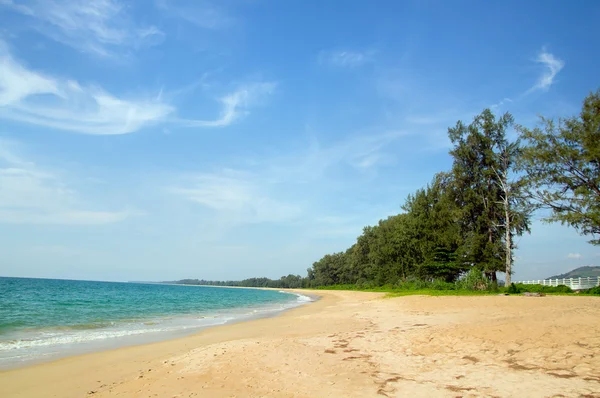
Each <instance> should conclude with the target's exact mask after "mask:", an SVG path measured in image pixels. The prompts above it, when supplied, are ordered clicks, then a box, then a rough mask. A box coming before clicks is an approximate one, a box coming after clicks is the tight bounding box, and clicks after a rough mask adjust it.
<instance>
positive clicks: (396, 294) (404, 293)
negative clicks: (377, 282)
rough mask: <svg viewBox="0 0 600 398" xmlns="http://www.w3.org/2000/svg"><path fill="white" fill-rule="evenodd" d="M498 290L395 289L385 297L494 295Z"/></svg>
mask: <svg viewBox="0 0 600 398" xmlns="http://www.w3.org/2000/svg"><path fill="white" fill-rule="evenodd" d="M498 294H499V292H493V291H489V290H432V289H420V290H395V291H391V292H389V293H388V294H387V295H386V297H389V298H391V297H404V296H495V295H498Z"/></svg>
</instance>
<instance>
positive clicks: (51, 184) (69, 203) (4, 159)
mask: <svg viewBox="0 0 600 398" xmlns="http://www.w3.org/2000/svg"><path fill="white" fill-rule="evenodd" d="M85 207H87V206H85V205H84V204H83V203H81V201H80V199H79V198H78V195H77V194H76V193H75V192H74V191H73V190H71V189H70V188H69V187H68V186H67V185H66V184H65V183H64V182H63V181H62V180H61V178H59V176H58V175H56V174H54V173H51V172H49V171H46V170H43V169H41V168H40V167H38V166H37V165H36V164H35V163H33V162H30V161H26V160H24V159H22V158H21V157H20V156H19V155H17V154H15V152H14V150H13V145H11V144H10V143H9V142H6V141H2V140H0V223H9V224H65V225H99V224H109V223H115V222H119V221H122V220H124V219H126V218H128V217H130V216H132V215H134V214H135V213H134V212H131V211H117V212H111V211H95V210H88V209H86V208H85Z"/></svg>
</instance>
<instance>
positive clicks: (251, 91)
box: [180, 82, 276, 127]
mask: <svg viewBox="0 0 600 398" xmlns="http://www.w3.org/2000/svg"><path fill="white" fill-rule="evenodd" d="M275 87H276V84H275V83H273V82H263V83H252V84H246V85H243V86H241V87H239V88H238V89H237V90H236V91H234V92H233V93H231V94H227V95H225V96H223V97H221V98H220V99H219V102H220V103H221V104H222V106H223V110H222V111H221V116H220V117H219V118H218V119H216V120H194V119H181V120H180V122H181V123H182V124H183V125H185V126H189V127H195V126H198V127H223V126H228V125H230V124H232V123H233V122H235V121H236V120H238V119H240V118H241V117H243V116H245V115H247V114H248V113H249V111H248V108H249V107H251V106H253V105H256V104H258V103H260V102H261V101H262V99H263V98H264V97H266V96H267V95H270V94H272V93H273V91H275Z"/></svg>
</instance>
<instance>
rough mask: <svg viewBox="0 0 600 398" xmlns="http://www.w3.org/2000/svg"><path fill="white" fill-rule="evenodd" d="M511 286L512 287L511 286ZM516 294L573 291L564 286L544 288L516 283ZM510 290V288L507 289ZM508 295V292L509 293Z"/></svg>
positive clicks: (542, 286)
mask: <svg viewBox="0 0 600 398" xmlns="http://www.w3.org/2000/svg"><path fill="white" fill-rule="evenodd" d="M511 285H514V283H513V284H511ZM515 287H516V289H517V290H518V293H525V292H529V293H573V290H572V289H571V288H570V287H568V286H565V285H558V286H544V285H524V284H522V283H518V284H517V285H515ZM509 290H510V287H509ZM509 293H510V291H509Z"/></svg>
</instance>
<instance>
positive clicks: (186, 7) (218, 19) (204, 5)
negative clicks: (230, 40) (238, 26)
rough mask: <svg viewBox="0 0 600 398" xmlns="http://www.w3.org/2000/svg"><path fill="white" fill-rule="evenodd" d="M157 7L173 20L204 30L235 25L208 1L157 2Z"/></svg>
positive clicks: (174, 0)
mask: <svg viewBox="0 0 600 398" xmlns="http://www.w3.org/2000/svg"><path fill="white" fill-rule="evenodd" d="M155 3H156V7H157V8H158V9H160V10H161V12H163V13H166V15H168V16H171V17H173V18H179V19H182V20H184V21H187V22H189V23H191V24H194V25H196V26H198V27H201V28H204V29H222V28H227V27H230V26H232V25H233V24H234V22H235V19H234V18H233V17H232V16H231V15H229V13H227V12H226V11H225V10H224V9H223V8H222V7H218V6H216V5H215V2H209V1H206V0H198V1H187V2H186V1H177V0H156V2H155Z"/></svg>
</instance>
